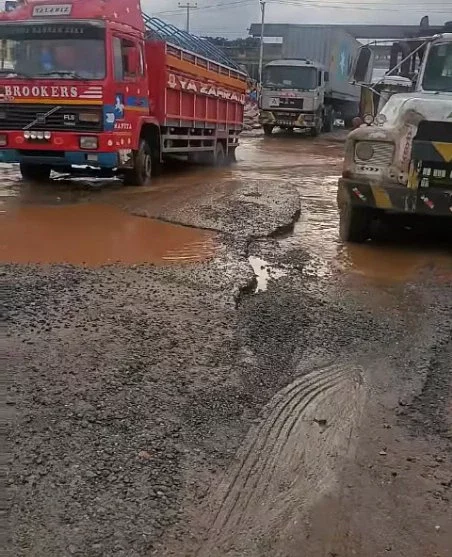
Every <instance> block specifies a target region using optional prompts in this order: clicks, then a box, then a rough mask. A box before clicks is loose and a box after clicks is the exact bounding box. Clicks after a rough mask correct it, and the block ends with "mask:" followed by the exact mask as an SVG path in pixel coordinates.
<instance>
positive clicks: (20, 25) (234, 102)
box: [0, 0, 246, 185]
mask: <svg viewBox="0 0 452 557" xmlns="http://www.w3.org/2000/svg"><path fill="white" fill-rule="evenodd" d="M0 41H1V51H0V53H1V56H0V58H1V59H0V162H5V163H19V164H20V169H21V172H22V176H23V177H24V178H25V179H27V180H32V181H46V180H48V178H49V176H50V172H51V171H52V170H55V171H57V172H65V173H75V172H77V169H79V168H80V167H83V168H84V169H85V171H86V169H87V168H88V169H89V170H92V171H93V173H99V172H101V173H102V174H103V175H119V176H122V177H123V180H124V183H125V184H129V185H143V184H146V183H148V182H149V180H150V178H151V175H152V174H153V173H155V171H156V169H157V168H158V166H159V165H160V163H161V162H162V161H163V160H164V159H165V158H168V157H171V156H178V157H181V156H182V157H185V158H188V159H190V160H194V161H198V162H201V163H207V164H214V165H221V164H225V163H227V162H228V161H231V160H233V159H234V154H235V150H236V148H237V145H238V137H239V134H240V131H241V130H242V126H243V112H244V105H245V93H246V75H245V74H244V73H243V72H242V71H241V70H240V68H239V67H238V66H236V65H235V64H233V63H232V62H230V61H229V60H228V59H227V58H226V57H225V55H224V54H223V53H222V51H220V50H219V49H217V48H216V47H214V46H213V45H211V44H210V43H209V42H208V41H206V40H204V39H201V38H198V37H195V36H192V35H190V34H188V33H185V32H184V31H180V30H179V29H177V28H175V27H173V26H171V25H168V24H165V23H164V22H162V21H160V20H158V19H156V18H150V17H148V16H146V15H145V14H143V13H142V11H141V6H140V3H139V1H138V0H49V1H43V0H23V1H22V2H18V3H17V5H16V7H15V8H14V9H11V10H10V11H6V12H3V13H1V14H0Z"/></svg>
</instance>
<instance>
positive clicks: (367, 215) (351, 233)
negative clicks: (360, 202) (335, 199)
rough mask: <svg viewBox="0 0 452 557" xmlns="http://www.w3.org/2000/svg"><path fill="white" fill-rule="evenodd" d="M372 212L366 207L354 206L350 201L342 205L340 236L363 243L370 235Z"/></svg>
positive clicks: (343, 238)
mask: <svg viewBox="0 0 452 557" xmlns="http://www.w3.org/2000/svg"><path fill="white" fill-rule="evenodd" d="M371 222H372V213H371V211H370V210H369V209H367V208H365V207H353V205H351V204H350V203H348V202H345V203H343V204H341V206H340V227H339V231H340V237H341V240H343V241H344V242H354V243H358V244H361V243H363V242H365V241H366V240H368V239H369V237H370V225H371Z"/></svg>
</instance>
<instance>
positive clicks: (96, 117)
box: [78, 112, 100, 124]
mask: <svg viewBox="0 0 452 557" xmlns="http://www.w3.org/2000/svg"><path fill="white" fill-rule="evenodd" d="M78 120H79V122H90V123H93V124H98V123H99V122H100V114H99V113H98V112H81V113H80V114H79V116H78Z"/></svg>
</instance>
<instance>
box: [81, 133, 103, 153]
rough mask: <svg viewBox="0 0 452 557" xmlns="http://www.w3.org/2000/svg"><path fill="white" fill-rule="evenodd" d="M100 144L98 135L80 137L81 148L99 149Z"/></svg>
mask: <svg viewBox="0 0 452 557" xmlns="http://www.w3.org/2000/svg"><path fill="white" fill-rule="evenodd" d="M98 146H99V142H98V140H97V137H93V136H83V137H81V138H80V148H81V149H90V150H93V149H97V148H98Z"/></svg>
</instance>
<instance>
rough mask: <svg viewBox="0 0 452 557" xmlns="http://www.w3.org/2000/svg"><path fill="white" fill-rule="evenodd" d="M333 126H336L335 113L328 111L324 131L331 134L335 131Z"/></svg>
mask: <svg viewBox="0 0 452 557" xmlns="http://www.w3.org/2000/svg"><path fill="white" fill-rule="evenodd" d="M333 124H334V111H333V110H327V111H326V113H325V120H324V122H323V131H324V132H325V133H330V132H332V131H333Z"/></svg>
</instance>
